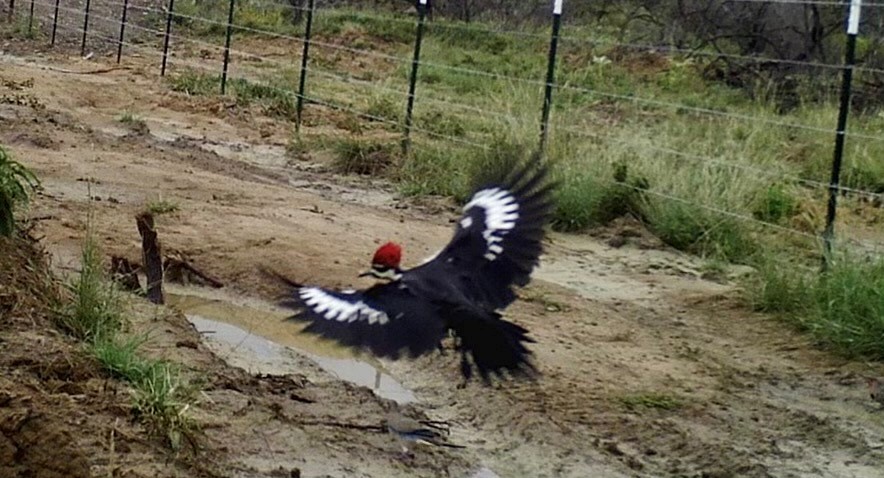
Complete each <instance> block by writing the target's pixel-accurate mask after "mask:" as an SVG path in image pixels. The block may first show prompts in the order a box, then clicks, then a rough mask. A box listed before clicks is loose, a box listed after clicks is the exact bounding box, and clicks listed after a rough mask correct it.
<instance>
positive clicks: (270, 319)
mask: <svg viewBox="0 0 884 478" xmlns="http://www.w3.org/2000/svg"><path fill="white" fill-rule="evenodd" d="M138 61H139V60H138V59H135V58H133V59H131V64H130V65H129V66H130V69H128V70H115V71H109V72H106V73H101V74H86V75H84V74H71V73H66V72H62V71H59V70H58V68H64V69H67V70H90V69H98V68H100V67H102V66H104V65H103V64H101V61H100V60H98V61H97V62H96V61H93V62H84V61H81V60H78V59H71V58H66V57H63V56H60V55H43V56H41V57H34V56H30V55H28V54H27V51H26V50H24V49H22V51H20V52H19V53H18V54H17V55H15V56H13V55H10V54H6V55H3V56H2V57H0V65H2V67H0V71H2V72H0V77H2V79H3V84H4V85H6V86H3V87H0V88H5V90H3V91H0V93H3V94H4V95H7V96H4V98H6V97H9V98H12V97H13V96H12V95H18V96H14V97H16V98H19V97H20V98H25V99H24V100H22V101H6V102H5V103H4V104H0V142H2V143H3V144H5V145H7V146H8V147H9V149H10V151H11V152H12V154H14V156H15V157H16V158H17V159H18V160H20V161H22V162H23V163H25V164H26V165H28V166H29V167H31V168H33V169H34V170H35V171H36V173H37V174H38V175H39V177H40V178H41V179H42V180H43V183H44V186H45V191H44V192H43V193H42V194H41V195H40V196H39V197H38V198H37V200H36V201H35V203H34V205H33V207H32V210H31V215H32V216H33V217H34V218H37V219H38V222H39V226H38V227H37V229H36V231H37V232H38V233H39V234H41V235H43V236H44V237H43V240H42V242H43V243H44V244H45V245H46V246H47V247H48V249H49V250H50V251H51V252H52V253H53V256H54V265H55V266H56V268H57V269H59V270H60V271H62V272H64V271H66V270H69V269H76V267H77V265H76V257H77V254H78V248H79V246H80V244H81V241H82V239H83V237H84V233H85V219H86V215H87V211H88V210H91V211H92V212H93V214H94V225H93V227H94V230H95V232H96V235H97V237H98V238H99V239H100V241H101V244H102V247H103V248H104V250H105V252H106V253H107V254H108V255H117V256H122V257H127V258H129V259H131V260H133V261H135V262H138V261H140V250H139V238H138V234H137V231H136V229H135V223H134V219H133V218H134V215H135V214H136V212H138V211H140V210H141V209H143V208H144V207H145V204H147V203H149V202H151V201H156V200H158V199H162V200H165V201H169V202H172V203H174V204H175V205H176V206H177V210H176V211H175V212H172V213H169V214H165V215H162V216H159V219H158V224H159V234H160V237H161V239H162V241H163V245H164V247H165V250H166V251H167V253H170V254H175V255H178V256H180V257H182V258H185V259H187V260H188V261H189V262H190V263H192V264H194V265H196V266H197V267H199V268H200V269H201V270H202V271H204V272H206V273H207V274H208V275H210V276H212V277H214V278H216V279H218V280H220V281H221V282H222V283H223V284H224V287H223V288H221V289H216V290H208V289H204V288H197V287H178V288H176V289H175V290H174V292H175V294H176V295H175V299H174V300H172V301H171V302H172V303H173V304H175V303H177V305H178V307H179V309H181V310H183V311H184V312H186V313H188V314H191V315H194V316H200V317H201V318H202V319H205V321H203V322H200V323H198V324H197V325H198V327H199V328H202V329H203V330H204V331H205V330H211V329H213V327H214V330H215V332H216V333H215V334H211V333H208V334H203V338H204V340H205V347H208V348H203V346H201V347H200V350H199V351H198V352H199V354H197V352H193V353H190V352H188V353H186V354H183V355H182V354H179V355H181V359H182V360H192V361H193V364H194V365H195V366H199V364H211V365H205V366H206V367H211V368H212V369H213V370H222V369H223V367H225V365H223V364H219V363H217V360H216V359H214V358H212V359H210V358H209V357H210V355H209V350H211V351H212V352H213V353H214V354H215V355H214V356H213V357H220V358H221V359H224V360H225V361H226V362H227V363H228V364H231V365H233V366H236V367H239V368H241V369H243V370H245V371H247V372H249V373H272V374H280V373H286V374H294V375H295V376H298V377H302V380H303V383H302V384H301V385H299V387H302V388H303V390H301V388H299V389H298V390H300V391H299V392H298V393H294V392H291V396H292V397H296V398H297V397H300V398H301V400H300V401H299V400H297V399H293V398H286V397H287V395H286V394H288V393H290V392H288V391H284V392H280V393H277V394H275V395H274V392H273V390H274V389H273V387H272V386H268V385H266V384H267V383H271V384H272V383H276V382H273V381H272V380H271V381H270V382H267V380H270V379H264V380H265V381H262V382H260V383H261V384H264V385H260V386H259V385H254V386H252V387H251V388H248V387H244V386H238V387H232V388H224V387H213V388H211V389H209V390H208V391H206V397H207V399H206V400H205V401H204V403H202V404H201V406H200V409H199V410H198V412H197V417H198V419H199V420H200V422H201V423H202V425H203V427H204V429H205V430H206V433H207V435H208V436H209V437H210V443H211V448H212V449H213V450H214V452H216V454H215V455H213V456H217V457H218V458H214V459H216V460H218V463H223V464H225V466H222V467H221V468H222V471H221V472H220V473H221V474H222V475H223V474H225V473H227V474H229V475H232V476H281V475H278V474H277V473H279V471H278V470H279V469H280V467H282V469H292V468H296V467H297V468H299V469H300V470H301V471H302V473H303V475H302V476H305V477H306V476H311V477H312V476H335V477H337V476H341V477H343V476H348V477H349V476H367V477H389V476H453V477H466V476H470V475H471V474H474V473H476V472H477V470H480V469H481V468H480V467H487V469H485V470H484V471H483V473H486V475H485V476H493V475H491V474H490V473H491V472H492V471H493V473H495V474H497V475H499V476H501V477H528V476H530V477H586V476H613V477H616V476H642V477H644V476H708V477H727V476H749V477H766V476H775V477H799V476H826V477H851V476H855V477H884V413H882V412H878V411H876V407H875V405H874V404H873V403H872V402H870V401H869V400H868V396H867V394H866V392H865V390H864V388H863V380H862V378H861V377H862V375H864V374H884V369H882V368H881V367H880V366H870V365H867V364H862V363H855V362H845V361H843V360H839V359H835V358H832V357H831V356H829V355H827V354H826V353H824V352H820V351H817V350H815V349H813V347H812V345H811V344H809V343H808V342H807V340H806V339H805V338H803V337H801V336H799V335H797V334H795V333H793V332H791V331H790V330H789V329H788V328H786V327H785V326H784V325H782V324H779V323H777V322H775V321H773V320H771V319H770V318H766V317H763V316H760V315H757V314H753V313H751V312H749V311H747V309H746V308H745V307H744V306H743V305H742V304H741V302H740V298H739V297H740V294H739V291H738V290H737V289H736V286H735V285H734V284H733V283H732V282H730V281H728V280H727V278H716V280H715V281H713V280H707V279H704V278H702V277H701V276H702V274H701V272H700V271H701V270H703V268H702V263H700V262H699V261H697V260H696V259H693V258H691V257H688V256H684V255H682V254H678V253H675V252H672V251H668V250H665V248H663V247H661V246H660V244H658V243H656V241H655V240H654V239H653V238H651V237H649V236H648V235H647V234H646V233H644V232H643V231H642V230H641V228H640V227H639V226H638V225H635V224H631V223H628V222H624V223H620V224H618V225H616V226H615V227H612V228H610V229H607V230H605V231H600V232H598V233H597V234H594V235H593V236H589V235H562V234H554V235H553V236H552V238H551V241H550V244H549V247H548V253H547V255H546V256H545V257H544V258H543V263H542V267H541V268H540V270H539V271H538V273H537V275H536V278H537V280H536V281H535V282H533V283H532V285H531V286H529V287H528V288H526V289H525V290H523V291H522V293H521V295H522V299H523V300H521V301H519V302H518V303H517V304H516V305H515V306H514V307H512V308H511V309H510V310H509V311H508V316H509V317H511V318H512V319H513V320H514V321H516V322H518V323H519V324H522V325H524V326H526V327H527V328H528V329H530V330H531V332H532V334H533V336H534V337H535V338H536V339H537V342H538V343H537V344H536V345H535V346H534V350H535V352H536V355H537V357H536V359H537V362H538V364H539V367H540V370H541V372H542V374H543V377H542V379H540V380H539V381H538V383H536V384H507V385H502V386H499V387H493V388H484V387H481V386H478V385H470V386H467V387H465V388H456V387H455V386H454V383H455V382H456V377H457V363H456V358H455V357H454V356H443V357H440V356H437V355H432V356H430V357H427V358H424V359H421V360H418V361H415V362H395V363H391V362H383V363H381V364H379V366H382V368H383V370H384V372H385V374H386V375H385V377H384V380H388V381H389V383H390V385H388V386H387V388H391V387H392V388H391V389H396V387H398V385H393V384H396V383H398V384H401V386H402V387H404V389H407V390H403V389H396V390H398V392H397V393H399V395H398V398H399V399H402V398H403V397H407V399H413V400H414V401H413V402H411V403H409V404H407V405H403V407H406V408H407V409H408V410H412V411H414V412H415V413H421V414H425V415H426V416H428V417H430V418H432V419H435V420H447V421H450V422H451V423H452V441H455V442H458V443H460V444H463V445H466V446H467V448H466V449H463V450H458V449H441V450H440V449H429V450H426V449H421V450H418V453H417V455H416V457H415V458H414V460H413V461H411V462H409V461H403V460H402V459H401V458H400V457H398V456H397V454H396V447H395V446H393V447H392V448H391V447H390V446H389V443H387V442H386V441H385V440H386V438H385V437H384V435H382V434H378V433H376V432H373V431H371V430H367V429H366V430H359V429H344V428H335V427H328V426H325V427H324V426H317V425H315V424H314V425H310V423H311V420H313V422H312V423H315V421H316V420H327V421H328V420H333V421H337V422H348V421H349V422H353V423H377V422H378V421H379V420H380V417H381V416H382V415H383V412H384V410H385V409H388V408H390V407H394V406H395V404H394V402H392V401H389V400H386V399H383V398H379V397H378V396H377V395H375V394H373V393H372V392H371V391H370V388H361V387H356V386H354V385H349V384H347V383H346V382H343V381H341V379H340V378H338V377H339V376H342V375H341V373H342V372H341V370H340V369H338V374H337V375H336V374H335V373H334V371H335V368H334V366H333V365H328V364H327V363H326V367H322V366H321V364H318V363H317V361H315V360H312V359H311V358H310V357H311V355H316V356H321V357H326V358H338V359H342V360H343V359H352V357H350V356H349V355H347V353H346V352H345V351H341V350H331V349H321V348H319V346H318V345H316V344H307V343H303V342H300V341H301V340H302V339H300V338H298V336H297V335H296V332H297V328H296V327H294V326H292V325H291V324H284V323H281V322H279V321H278V320H277V319H278V317H279V316H280V315H279V314H280V313H279V311H278V310H274V309H273V308H272V307H270V306H268V305H267V304H268V302H266V301H267V300H268V299H270V298H271V297H272V293H273V292H274V290H273V289H272V288H271V287H270V285H269V284H266V283H265V282H263V279H262V278H261V276H259V275H258V274H257V271H256V268H257V266H260V265H272V266H274V267H275V268H277V269H279V270H281V271H284V272H285V273H286V274H288V275H290V276H291V277H295V278H298V279H299V280H301V281H303V282H310V283H321V284H323V285H327V286H345V285H346V286H351V285H352V286H365V285H367V284H369V282H366V281H364V280H362V279H357V278H356V277H355V274H356V272H358V271H359V270H360V269H361V268H363V267H365V266H366V265H367V262H368V259H369V257H370V255H371V253H372V252H373V251H374V248H375V247H376V245H377V244H378V243H380V242H382V241H386V240H396V241H399V242H401V243H402V244H403V245H404V247H405V254H406V257H405V261H406V263H407V264H414V263H417V262H419V261H420V260H421V259H423V257H425V256H426V255H428V254H430V253H432V252H433V251H435V250H436V249H437V248H438V247H440V246H441V245H442V244H444V243H445V242H446V241H447V239H448V237H449V234H450V230H451V225H450V223H449V220H450V219H451V218H454V217H455V214H456V212H455V208H454V207H453V205H452V204H450V203H448V202H447V201H444V200H422V201H413V200H408V199H402V198H399V197H397V196H396V194H395V188H394V187H393V186H391V185H390V184H387V183H386V182H385V181H384V180H382V179H369V178H357V177H340V176H336V175H334V174H332V173H330V172H328V168H327V167H326V166H327V156H326V155H325V154H324V153H322V152H319V151H317V152H315V153H313V154H311V153H310V152H308V155H307V158H306V159H305V160H292V159H289V158H288V157H287V156H286V154H285V146H286V144H287V143H288V140H289V137H290V135H291V125H290V124H288V123H285V122H282V121H279V120H273V119H270V118H267V117H264V116H261V115H260V114H259V113H258V112H256V111H252V110H248V109H242V108H239V107H232V106H231V105H230V104H229V103H226V102H225V100H223V99H212V98H192V97H186V96H184V95H181V94H178V93H173V92H171V91H170V90H169V89H168V86H167V84H166V83H164V82H163V81H161V80H160V79H159V78H158V77H157V76H156V72H155V68H153V65H146V64H145V65H140V64H139V63H138ZM50 65H51V66H53V67H54V68H56V69H55V70H50V69H47V68H46V67H47V66H50ZM29 80H33V84H32V85H31V84H29V83H26V82H28V81H29ZM11 85H12V86H11ZM15 85H19V86H21V85H25V86H21V87H20V88H19V89H17V90H15V91H12V89H11V88H13V87H14V86H15ZM123 112H130V113H132V114H133V115H136V116H137V117H138V118H141V119H143V120H144V127H142V126H138V127H132V126H131V125H127V124H124V123H121V122H120V121H119V119H120V117H121V114H122V113H123ZM317 114H318V115H319V116H321V115H322V113H321V112H319V113H317ZM329 114H331V113H329ZM320 119H321V118H320ZM312 127H313V128H333V126H331V125H330V124H324V123H322V122H321V121H317V122H316V125H315V126H312ZM90 193H91V199H90V196H89V194H90ZM614 246H618V247H614ZM733 272H734V273H739V272H740V271H733ZM211 304H215V305H211ZM219 304H220V305H219ZM224 304H227V305H224ZM230 304H233V305H230ZM234 309H235V311H234ZM244 311H245V312H244ZM249 311H251V312H249ZM163 317H171V318H166V319H163V321H165V322H163V321H161V322H162V323H163V324H171V323H174V324H177V325H175V326H171V325H169V326H160V329H162V330H163V331H164V332H163V333H159V334H157V335H156V336H155V338H154V342H153V344H152V347H154V348H155V349H156V350H160V351H162V350H164V348H168V349H170V350H171V352H169V353H171V354H172V355H173V356H174V355H175V354H176V353H179V352H180V351H179V350H176V348H175V347H174V344H175V343H176V342H180V340H181V337H183V336H187V337H196V336H197V335H196V332H194V331H193V329H192V328H190V327H189V325H188V324H187V323H186V322H185V321H184V319H183V317H182V316H180V315H174V314H172V315H163ZM145 320H147V319H145ZM151 320H154V319H151ZM213 320H214V321H220V322H222V323H224V324H229V325H234V326H237V327H239V329H236V328H230V329H225V330H226V332H224V331H220V332H219V330H220V329H222V328H223V326H222V325H220V324H215V323H213V322H211V321H213ZM148 322H149V320H148ZM213 324H214V325H213ZM237 330H245V331H246V333H245V336H237V335H236V334H237V333H238V332H237ZM225 337H228V339H225ZM230 337H239V338H236V339H229V338H230ZM243 337H252V339H249V340H246V339H245V338H243ZM265 339H266V340H269V342H267V341H264V340H265ZM188 350H189V349H188ZM335 354H337V355H335ZM373 363H374V362H373ZM219 373H220V372H219ZM231 373H232V372H231ZM237 373H242V374H244V375H247V374H246V372H237ZM237 377H239V378H238V379H237V380H246V379H245V378H242V376H241V375H237ZM363 378H364V377H363ZM279 380H282V379H279ZM256 383H257V382H256ZM262 387H263V388H262ZM268 387H269V388H268ZM268 390H269V391H268ZM279 390H288V389H287V388H286V387H283V386H280V387H279ZM304 390H306V391H304ZM304 397H307V398H304ZM391 397H394V395H391ZM225 467H226V471H224V470H225ZM145 476H146V475H145ZM476 476H482V475H481V474H480V475H476Z"/></svg>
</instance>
